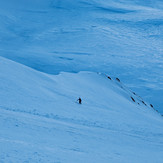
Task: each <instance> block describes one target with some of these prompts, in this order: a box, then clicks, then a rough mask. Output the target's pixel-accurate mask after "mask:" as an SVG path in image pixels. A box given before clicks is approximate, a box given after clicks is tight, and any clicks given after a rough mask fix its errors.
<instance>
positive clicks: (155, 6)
mask: <svg viewBox="0 0 163 163" xmlns="http://www.w3.org/2000/svg"><path fill="white" fill-rule="evenodd" d="M0 3H1V5H0V36H1V38H0V56H3V57H5V58H9V59H11V60H13V61H16V62H18V63H21V64H24V65H26V66H29V67H31V68H34V69H36V70H38V71H41V72H45V73H48V74H59V73H60V72H62V71H66V72H79V71H93V72H103V73H109V74H111V75H112V76H119V77H120V78H121V79H122V81H123V82H124V83H126V84H127V85H128V86H129V87H130V88H131V89H133V90H135V91H136V92H138V93H139V94H140V95H141V96H143V97H144V98H145V99H146V100H147V101H148V102H150V103H153V104H154V106H155V107H156V108H158V109H159V111H160V112H161V113H162V108H163V103H162V101H163V100H162V99H163V91H162V90H163V85H162V81H163V78H162V76H163V73H162V72H163V69H162V62H163V58H162V56H163V55H162V54H163V49H162V47H163V46H162V44H163V40H162V38H163V37H162V36H163V33H162V28H163V25H162V17H163V10H162V1H160V0H157V1H154V0H152V1H150V2H146V1H140V0H134V1H130V0H127V1H121V0H118V1H116V2H115V1H113V0H89V1H88V0H76V1H73V0H64V1H61V0H46V1H45V0H35V1H32V0H28V1H26V0H5V1H3V0H1V1H0ZM87 54H89V55H87Z"/></svg>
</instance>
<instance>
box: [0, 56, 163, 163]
mask: <svg viewBox="0 0 163 163" xmlns="http://www.w3.org/2000/svg"><path fill="white" fill-rule="evenodd" d="M0 70H1V71H0V89H1V91H0V117H1V118H0V128H1V132H0V146H1V147H3V148H0V162H79V163H80V162H81V163H82V162H89V163H91V162H92V163H94V162H104V163H105V162H145V161H146V162H162V155H163V150H162V149H163V134H162V133H163V119H162V117H161V116H160V115H159V114H158V113H157V112H155V111H154V110H153V109H152V108H151V107H150V106H149V104H148V103H146V105H145V104H143V103H142V99H141V98H140V97H139V96H137V95H136V94H133V93H132V92H131V91H130V90H129V89H127V88H126V87H125V86H124V85H123V84H122V83H121V82H120V81H118V80H116V79H113V78H112V79H111V80H110V79H109V78H108V77H107V76H106V75H104V74H101V73H92V72H80V73H65V72H62V73H60V74H59V75H56V76H54V75H47V74H45V73H42V72H39V71H36V70H33V69H31V68H29V67H26V66H24V65H21V64H19V63H16V62H13V61H10V60H8V59H4V58H3V57H0ZM79 96H80V97H81V98H82V104H81V105H80V104H78V103H77V102H76V100H77V99H78V97H79ZM131 97H133V98H134V100H135V102H134V101H133V100H132V99H131ZM138 103H139V104H138Z"/></svg>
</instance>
